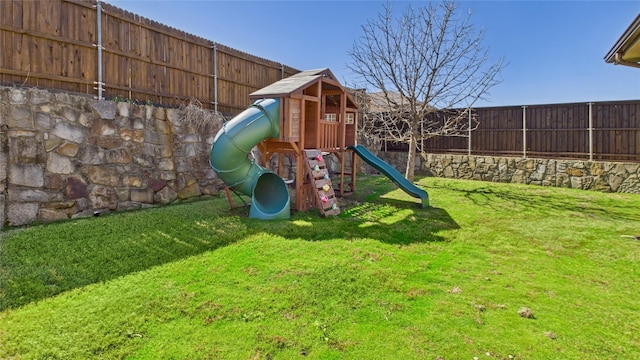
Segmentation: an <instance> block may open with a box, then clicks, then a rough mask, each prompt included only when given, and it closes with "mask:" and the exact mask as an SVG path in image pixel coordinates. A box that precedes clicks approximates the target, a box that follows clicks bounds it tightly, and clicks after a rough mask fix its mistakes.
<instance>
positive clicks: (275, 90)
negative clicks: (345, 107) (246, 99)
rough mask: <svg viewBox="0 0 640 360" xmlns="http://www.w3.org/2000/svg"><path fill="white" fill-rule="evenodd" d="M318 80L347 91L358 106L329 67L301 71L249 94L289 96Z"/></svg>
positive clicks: (265, 96)
mask: <svg viewBox="0 0 640 360" xmlns="http://www.w3.org/2000/svg"><path fill="white" fill-rule="evenodd" d="M318 81H322V88H323V89H334V90H340V91H342V92H345V93H347V98H348V102H349V103H350V106H352V107H357V106H356V105H355V104H356V102H355V101H354V99H353V97H352V96H351V94H349V93H348V92H347V91H346V90H345V89H344V88H343V87H342V85H340V82H339V81H338V80H336V77H335V75H333V73H332V72H331V70H329V69H328V68H324V69H312V70H305V71H301V72H299V73H297V74H295V75H291V76H289V77H288V78H285V79H282V80H279V81H276V82H274V83H273V84H271V85H269V86H266V87H263V88H262V89H260V90H258V91H254V92H252V93H251V94H249V96H250V97H251V98H253V99H256V98H267V97H282V96H287V95H290V94H292V93H295V92H299V91H302V90H304V89H306V88H308V87H310V86H312V85H314V84H316V83H317V82H318Z"/></svg>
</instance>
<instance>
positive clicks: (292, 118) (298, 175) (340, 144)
mask: <svg viewBox="0 0 640 360" xmlns="http://www.w3.org/2000/svg"><path fill="white" fill-rule="evenodd" d="M250 98H251V99H252V100H258V99H266V98H273V99H279V100H280V137H279V138H269V139H266V140H264V141H262V142H260V143H259V144H258V148H259V149H260V151H261V153H262V159H267V160H268V159H270V158H271V157H272V156H273V155H274V154H277V156H278V162H277V163H278V169H272V171H274V172H275V173H277V174H278V175H279V176H281V177H285V176H286V174H283V167H282V164H283V158H282V157H283V155H289V156H291V157H293V158H294V159H295V163H296V166H295V181H294V182H293V183H294V184H295V192H296V196H295V209H296V210H298V211H306V210H309V209H310V208H313V207H317V208H319V209H320V211H321V213H322V214H323V215H337V214H339V213H340V208H339V207H338V204H337V200H336V195H338V194H339V195H341V196H345V195H348V194H349V193H351V192H353V191H355V185H356V172H355V169H356V163H355V161H356V158H355V156H354V153H353V151H350V150H348V149H347V147H348V146H354V145H355V144H356V130H357V123H358V105H357V103H356V102H355V100H354V99H353V97H352V96H351V94H349V93H347V91H345V89H344V88H343V87H342V85H341V84H340V83H339V82H338V81H337V80H336V78H335V76H334V75H333V73H332V72H331V71H330V70H329V69H318V70H308V71H303V72H300V73H298V74H296V75H293V76H290V77H288V78H286V79H282V80H280V81H278V82H275V83H273V84H271V85H269V86H267V87H265V88H263V89H261V90H258V91H256V92H254V93H252V94H251V95H250ZM329 155H335V157H336V158H337V159H338V162H339V163H340V169H339V170H335V169H334V173H330V171H329V169H328V168H327V166H326V161H325V158H324V157H326V156H329ZM323 156H324V157H323ZM266 162H267V163H268V161H266ZM265 166H266V165H265ZM332 177H333V181H332ZM334 188H335V189H334Z"/></svg>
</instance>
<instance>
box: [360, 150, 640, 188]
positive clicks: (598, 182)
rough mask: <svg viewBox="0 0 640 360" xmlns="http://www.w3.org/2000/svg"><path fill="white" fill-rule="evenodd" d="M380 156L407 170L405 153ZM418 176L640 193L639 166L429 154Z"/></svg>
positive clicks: (418, 167) (419, 164) (419, 165)
mask: <svg viewBox="0 0 640 360" xmlns="http://www.w3.org/2000/svg"><path fill="white" fill-rule="evenodd" d="M378 156H379V157H380V158H382V159H383V160H385V161H386V162H388V163H390V164H391V165H392V166H394V167H395V168H396V169H398V170H400V171H401V172H404V169H406V164H407V154H406V153H399V152H380V153H378ZM367 171H372V169H368V170H367ZM416 173H417V174H424V175H428V176H437V177H445V178H455V179H472V180H484V181H493V182H508V183H521V184H533V185H543V186H557V187H566V188H576V189H584V190H597V191H605V192H622V193H636V194H640V163H620V162H600V161H581V160H553V159H524V158H511V157H494V156H467V155H449V154H426V155H425V156H417V159H416Z"/></svg>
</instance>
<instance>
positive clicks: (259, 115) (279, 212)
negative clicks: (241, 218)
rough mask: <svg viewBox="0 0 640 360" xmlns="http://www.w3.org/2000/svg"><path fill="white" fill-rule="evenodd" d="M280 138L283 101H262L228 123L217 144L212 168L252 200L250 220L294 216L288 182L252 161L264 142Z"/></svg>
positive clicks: (213, 154)
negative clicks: (254, 153)
mask: <svg viewBox="0 0 640 360" xmlns="http://www.w3.org/2000/svg"><path fill="white" fill-rule="evenodd" d="M279 136H280V101H279V100H277V99H262V100H257V101H256V102H254V103H253V104H251V105H250V106H249V107H248V108H247V109H246V110H244V111H243V112H241V113H240V114H238V115H237V116H236V117H234V118H233V119H231V120H230V121H229V122H227V123H225V124H224V126H223V127H222V129H220V131H218V134H216V137H215V138H214V140H213V145H212V146H211V161H210V163H211V167H212V168H213V170H214V171H215V172H216V173H217V174H218V177H219V178H220V180H222V181H223V182H224V183H225V184H227V186H229V188H231V189H233V190H234V191H238V192H240V193H242V194H245V195H247V196H250V197H251V208H250V210H249V217H250V218H256V219H263V220H269V219H288V218H289V217H290V216H291V212H290V204H289V203H290V200H289V190H288V189H287V185H286V184H285V182H284V180H283V179H282V178H281V177H279V176H278V175H276V174H274V173H273V172H271V171H269V170H268V169H266V168H264V167H262V166H260V165H258V164H256V163H255V159H253V157H251V158H250V157H249V153H251V149H252V148H253V147H254V146H256V145H257V144H258V143H260V142H261V141H262V140H264V139H268V138H277V137H279Z"/></svg>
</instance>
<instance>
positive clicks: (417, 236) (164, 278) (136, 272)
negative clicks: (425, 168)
mask: <svg viewBox="0 0 640 360" xmlns="http://www.w3.org/2000/svg"><path fill="white" fill-rule="evenodd" d="M358 180H359V183H358V186H359V187H358V192H357V193H356V194H355V195H354V196H353V197H351V198H348V199H347V200H346V201H345V202H344V203H343V204H342V205H343V212H342V214H341V215H340V216H339V217H334V218H321V217H320V216H319V213H318V212H317V211H311V212H308V213H295V214H294V215H293V217H292V219H291V220H277V221H260V220H255V219H248V218H247V216H246V210H245V209H236V210H233V211H232V210H229V207H228V205H227V203H226V200H225V199H223V198H213V199H210V200H206V201H197V202H189V203H182V204H178V205H172V206H167V207H162V208H154V209H147V210H143V211H136V212H128V213H120V214H112V215H107V216H101V217H98V218H90V219H82V220H76V221H69V222H62V223H55V224H48V225H39V226H32V227H28V228H23V229H17V230H9V231H5V232H3V233H0V234H1V235H0V236H2V238H1V240H0V309H1V310H0V311H2V312H0V358H3V359H4V358H10V359H14V358H15V359H90V358H100V359H123V358H128V359H303V358H304V359H307V358H308V359H391V358H394V359H441V358H442V359H474V357H477V358H478V359H510V358H514V359H634V358H636V359H637V358H640V296H638V291H639V290H638V289H640V241H637V240H634V239H632V238H629V237H622V236H621V235H640V234H639V233H640V210H639V209H640V196H638V195H623V194H604V193H598V192H586V191H577V190H571V189H559V188H547V187H537V186H520V185H513V184H497V183H486V182H471V181H457V180H446V179H437V178H423V179H420V181H419V184H421V185H422V186H423V187H425V188H426V189H427V190H428V192H429V195H430V202H431V205H432V208H429V209H425V210H421V209H419V204H418V200H416V199H414V198H411V197H409V196H408V195H406V194H404V193H403V192H402V191H401V190H398V189H396V188H395V187H394V186H393V185H392V184H391V183H390V182H389V181H388V180H387V179H386V178H384V177H376V176H371V177H364V176H363V177H360V178H359V179H358ZM525 310H526V311H525ZM521 314H522V315H526V316H522V315H521Z"/></svg>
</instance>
